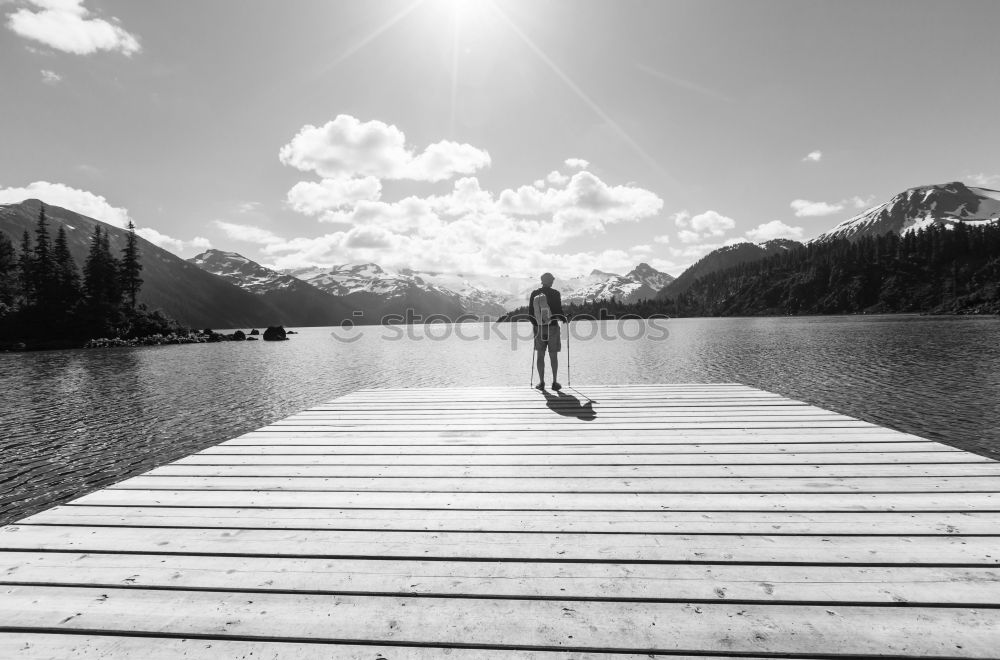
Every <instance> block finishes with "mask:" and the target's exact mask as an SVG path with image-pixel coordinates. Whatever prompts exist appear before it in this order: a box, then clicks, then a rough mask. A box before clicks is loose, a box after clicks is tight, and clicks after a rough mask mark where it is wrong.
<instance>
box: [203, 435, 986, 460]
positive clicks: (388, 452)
mask: <svg viewBox="0 0 1000 660" xmlns="http://www.w3.org/2000/svg"><path fill="white" fill-rule="evenodd" d="M352 442H354V441H353V440H352V441H350V442H342V443H333V442H331V441H328V442H327V444H294V443H273V444H272V443H265V442H262V441H259V440H258V441H255V442H251V441H244V442H241V443H240V444H233V443H232V441H229V442H224V443H221V444H218V445H215V446H214V447H209V448H208V449H205V450H203V451H201V452H198V454H193V455H195V456H236V455H243V456H270V455H288V456H297V455H314V456H448V455H450V456H469V455H473V456H559V457H562V456H573V455H586V456H617V455H629V454H633V453H641V454H644V455H652V456H670V457H673V456H685V455H698V456H720V457H722V459H723V460H725V459H728V457H729V456H735V455H758V454H766V455H769V456H780V455H793V454H809V453H815V454H824V455H826V454H829V453H831V452H834V451H835V452H837V453H843V454H844V455H851V456H854V455H860V454H871V453H875V454H881V453H885V452H913V451H919V452H933V453H938V454H947V455H948V457H949V458H951V457H952V456H953V455H958V454H963V455H966V456H973V454H968V453H967V452H961V451H960V450H957V449H955V448H953V447H948V446H947V445H942V444H939V443H936V442H931V441H929V440H924V441H922V442H906V441H904V442H810V443H773V442H764V443H743V442H725V443H698V442H686V443H685V442H678V443H645V444H635V443H629V444H625V443H612V444H593V443H590V444H587V443H581V442H576V443H571V444H555V443H552V444H544V443H536V444H523V443H521V444H507V445H492V444H478V445H469V444H465V445H458V444H451V443H438V444H433V443H432V444H410V445H371V444H356V443H355V444H352ZM976 458H977V459H982V457H981V456H976ZM671 460H673V459H672V458H671Z"/></svg>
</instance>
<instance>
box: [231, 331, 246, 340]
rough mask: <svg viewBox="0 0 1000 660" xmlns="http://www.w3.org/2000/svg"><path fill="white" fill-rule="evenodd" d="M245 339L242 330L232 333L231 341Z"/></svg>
mask: <svg viewBox="0 0 1000 660" xmlns="http://www.w3.org/2000/svg"><path fill="white" fill-rule="evenodd" d="M246 338H247V336H246V333H245V332H243V331H242V330H237V331H236V332H234V333H233V340H235V341H243V340H245V339H246Z"/></svg>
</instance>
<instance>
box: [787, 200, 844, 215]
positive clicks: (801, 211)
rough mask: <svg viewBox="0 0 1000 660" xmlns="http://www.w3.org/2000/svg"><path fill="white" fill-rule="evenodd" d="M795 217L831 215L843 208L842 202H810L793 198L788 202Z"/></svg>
mask: <svg viewBox="0 0 1000 660" xmlns="http://www.w3.org/2000/svg"><path fill="white" fill-rule="evenodd" d="M790 206H791V207H792V209H793V210H794V211H795V217H796V218H816V217H821V216H825V215H833V214H835V213H839V212H841V211H843V210H844V203H843V202H838V203H835V204H830V203H827V202H810V201H809V200H808V199H793V200H792V203H791V204H790Z"/></svg>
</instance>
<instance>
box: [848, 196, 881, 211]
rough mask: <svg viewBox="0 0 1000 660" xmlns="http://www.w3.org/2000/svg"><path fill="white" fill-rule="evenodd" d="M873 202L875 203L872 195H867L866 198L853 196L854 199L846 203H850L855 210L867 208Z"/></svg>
mask: <svg viewBox="0 0 1000 660" xmlns="http://www.w3.org/2000/svg"><path fill="white" fill-rule="evenodd" d="M874 201H875V196H874V195H869V196H868V197H859V196H857V195H855V196H854V197H851V198H850V199H849V200H847V202H848V203H850V204H851V205H852V206H853V207H854V208H856V209H866V208H869V207H870V206H871V205H872V203H873V202H874Z"/></svg>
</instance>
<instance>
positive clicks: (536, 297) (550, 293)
mask: <svg viewBox="0 0 1000 660" xmlns="http://www.w3.org/2000/svg"><path fill="white" fill-rule="evenodd" d="M541 279H542V286H541V288H538V289H535V290H534V291H532V292H531V295H530V296H528V318H529V320H530V321H531V325H532V329H533V330H534V336H535V351H536V352H537V353H538V378H539V383H538V385H536V386H535V389H537V390H544V389H545V351H546V350H548V352H549V362H550V363H551V365H552V389H554V390H555V391H557V392H558V391H559V390H561V389H562V385H560V384H559V381H557V380H556V378H557V375H558V371H559V351H561V350H562V336H561V334H560V332H559V321H563V322H564V323H565V322H566V315H565V314H564V313H563V308H562V295H561V294H560V293H559V292H558V291H556V290H555V289H553V288H552V283H553V282H555V280H556V278H555V277H554V276H553V275H552V273H544V274H543V275H542V278H541Z"/></svg>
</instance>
